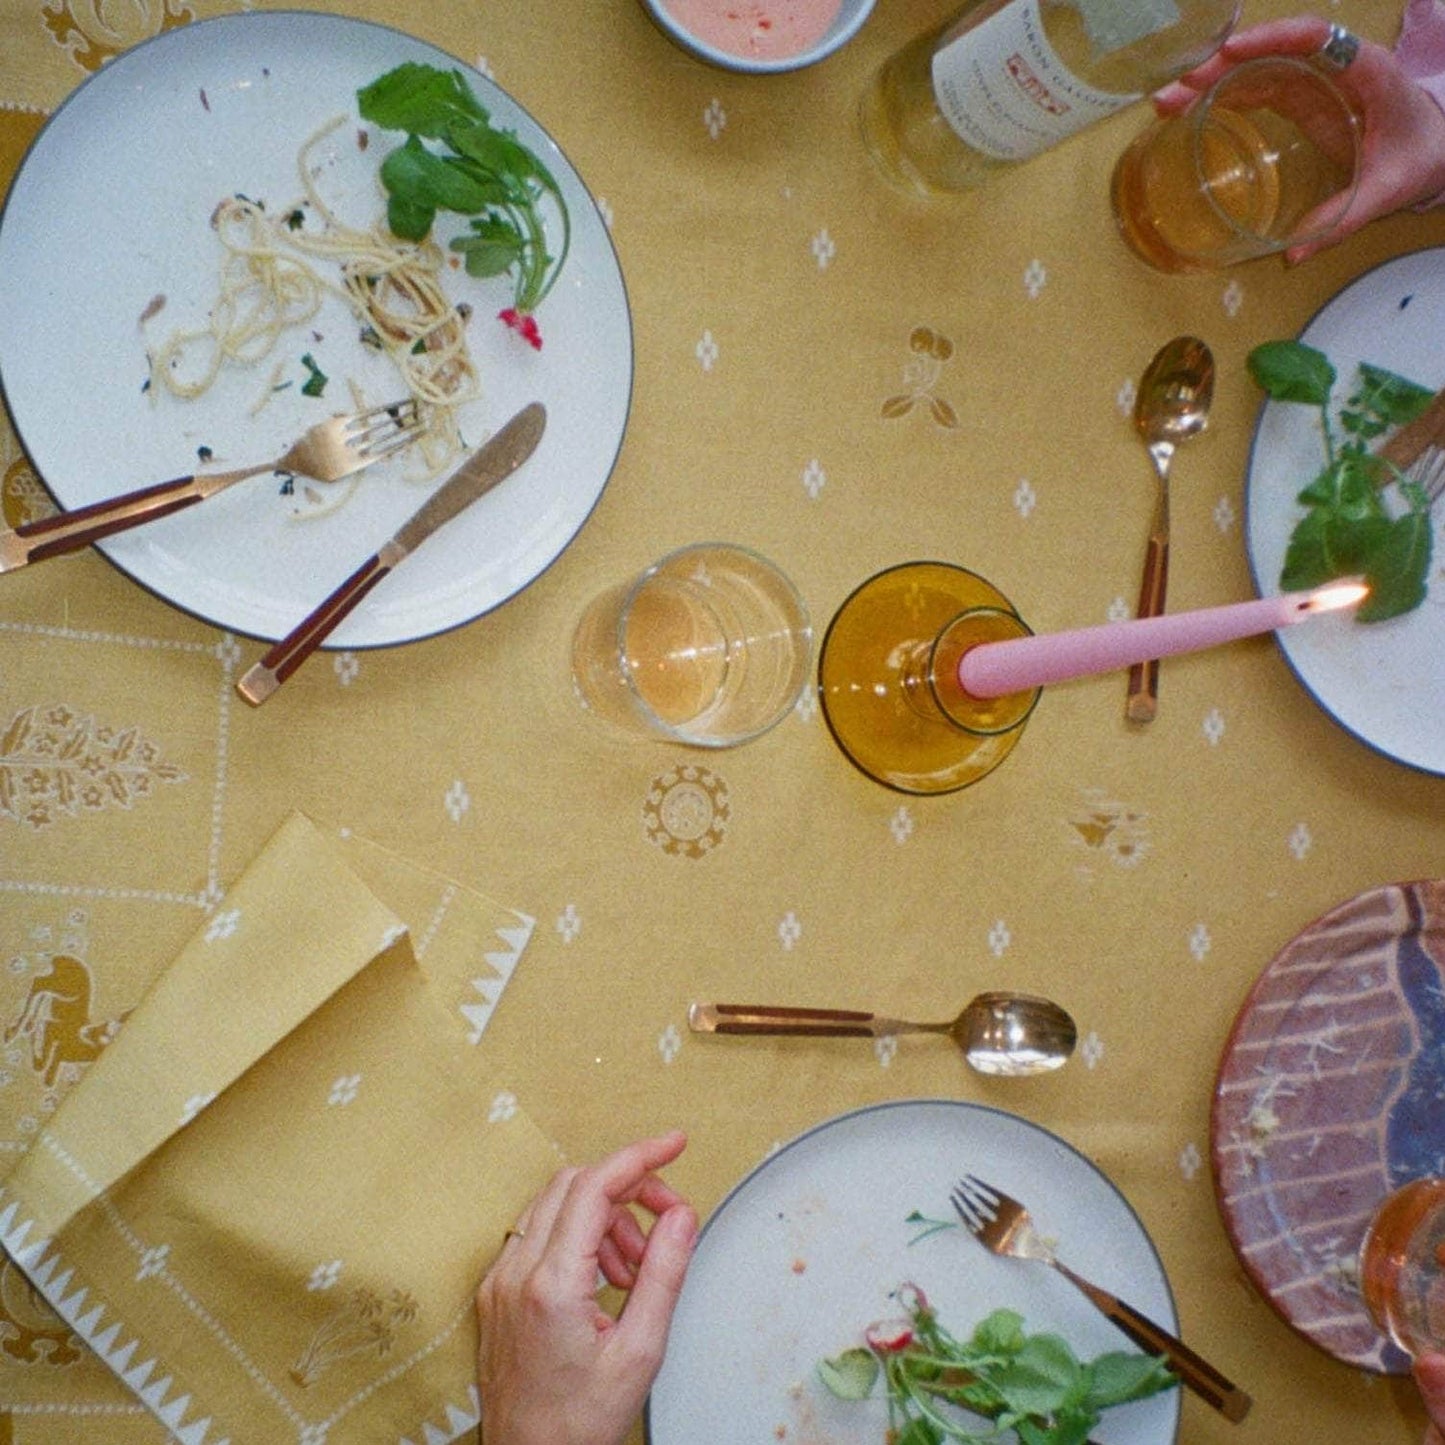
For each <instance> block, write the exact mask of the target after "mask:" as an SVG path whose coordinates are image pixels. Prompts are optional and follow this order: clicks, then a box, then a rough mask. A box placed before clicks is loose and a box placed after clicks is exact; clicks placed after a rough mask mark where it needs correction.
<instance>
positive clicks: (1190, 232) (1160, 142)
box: [1111, 56, 1361, 272]
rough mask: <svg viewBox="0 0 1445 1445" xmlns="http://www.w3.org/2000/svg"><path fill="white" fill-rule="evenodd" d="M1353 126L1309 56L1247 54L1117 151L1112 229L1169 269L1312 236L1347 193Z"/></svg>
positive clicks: (1339, 209)
mask: <svg viewBox="0 0 1445 1445" xmlns="http://www.w3.org/2000/svg"><path fill="white" fill-rule="evenodd" d="M1360 133H1361V124H1360V119H1359V117H1358V116H1357V115H1356V113H1355V111H1354V110H1353V108H1352V107H1351V105H1350V103H1349V101H1347V100H1346V99H1345V97H1344V96H1343V95H1342V94H1341V92H1340V90H1339V88H1338V87H1337V86H1336V85H1334V84H1333V82H1332V81H1331V80H1330V79H1329V77H1328V76H1326V75H1325V74H1324V72H1323V71H1321V70H1319V69H1317V68H1316V67H1315V66H1314V65H1311V64H1310V63H1309V62H1308V61H1305V60H1298V59H1294V58H1291V57H1287V56H1280V57H1273V58H1267V59H1263V60H1250V61H1245V62H1244V63H1243V64H1241V65H1238V66H1236V67H1235V68H1234V69H1233V70H1230V71H1227V72H1226V73H1225V74H1224V75H1223V76H1222V77H1221V78H1220V79H1219V80H1218V81H1216V82H1215V84H1214V85H1213V87H1212V88H1211V89H1210V90H1209V91H1207V92H1206V93H1205V94H1204V95H1203V96H1201V97H1200V99H1199V100H1197V101H1196V102H1195V103H1194V105H1193V106H1191V107H1190V109H1189V110H1188V111H1186V112H1185V113H1184V114H1183V115H1178V116H1168V117H1165V118H1164V119H1161V120H1157V121H1155V122H1154V123H1153V124H1152V125H1150V126H1149V127H1147V128H1146V129H1145V130H1144V131H1143V132H1142V133H1141V134H1140V135H1139V136H1138V137H1137V138H1136V139H1135V140H1134V142H1133V143H1132V144H1131V145H1130V146H1129V147H1128V148H1127V149H1126V150H1125V151H1124V153H1123V155H1121V156H1120V157H1119V160H1118V163H1117V164H1116V165H1115V167H1114V176H1113V182H1112V188H1111V192H1112V201H1113V207H1114V219H1115V221H1116V223H1117V224H1118V227H1119V234H1120V235H1121V236H1122V237H1123V238H1124V241H1125V243H1126V244H1127V245H1128V246H1129V247H1130V249H1131V250H1133V251H1134V253H1135V254H1136V255H1137V256H1139V257H1140V259H1142V260H1143V261H1145V262H1146V263H1147V264H1148V265H1150V266H1153V267H1154V268H1155V269H1156V270H1159V271H1173V272H1182V271H1211V270H1214V269H1216V268H1218V267H1222V266H1232V265H1234V264H1236V263H1237V262H1240V261H1248V260H1251V259H1253V258H1254V257H1257V256H1265V255H1268V254H1270V253H1271V252H1274V251H1283V250H1284V249H1285V248H1286V247H1289V246H1294V245H1300V244H1303V243H1305V242H1309V241H1316V240H1319V239H1321V238H1323V237H1325V236H1327V235H1329V234H1330V232H1331V231H1333V230H1334V229H1335V227H1336V226H1337V225H1338V224H1339V222H1340V221H1341V219H1342V218H1343V217H1344V214H1345V212H1346V211H1347V210H1348V209H1349V206H1350V202H1351V201H1352V200H1353V199H1354V196H1355V189H1356V187H1357V185H1358V184H1359V169H1360Z"/></svg>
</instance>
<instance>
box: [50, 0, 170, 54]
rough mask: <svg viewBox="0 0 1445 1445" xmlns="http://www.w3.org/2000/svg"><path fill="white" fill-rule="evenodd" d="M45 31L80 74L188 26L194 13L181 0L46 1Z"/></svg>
mask: <svg viewBox="0 0 1445 1445" xmlns="http://www.w3.org/2000/svg"><path fill="white" fill-rule="evenodd" d="M41 16H42V17H43V19H44V22H45V28H46V30H48V31H49V32H50V34H51V36H52V37H53V38H54V40H55V43H56V44H57V45H59V46H61V47H62V48H63V49H65V50H68V51H69V52H70V55H71V58H72V59H73V60H74V61H75V63H76V64H77V65H78V66H79V67H80V68H81V69H82V70H90V71H95V70H99V69H100V67H101V66H102V65H104V64H105V62H106V61H107V60H110V59H112V58H113V57H114V56H117V55H119V54H120V52H121V51H122V50H128V49H129V48H130V47H131V46H132V45H135V44H137V43H138V42H139V41H142V40H149V39H151V37H152V36H155V35H160V34H163V33H164V32H165V31H167V30H175V29H176V28H177V27H178V26H181V25H188V24H190V22H191V21H192V20H194V19H195V18H196V13H195V11H194V10H192V9H191V7H190V6H189V5H184V4H182V3H181V0H131V3H130V4H128V5H123V6H122V5H112V4H106V3H105V0H49V3H47V4H45V5H43V6H42V7H41Z"/></svg>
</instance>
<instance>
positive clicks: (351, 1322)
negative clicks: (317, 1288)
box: [290, 1289, 417, 1389]
mask: <svg viewBox="0 0 1445 1445" xmlns="http://www.w3.org/2000/svg"><path fill="white" fill-rule="evenodd" d="M416 1312H417V1302H416V1300H414V1299H413V1298H412V1297H411V1295H409V1294H407V1293H406V1291H405V1290H399V1289H394V1290H392V1291H391V1293H390V1294H388V1295H387V1296H386V1297H385V1298H382V1296H380V1295H378V1294H376V1293H375V1292H374V1291H372V1290H369V1289H358V1290H353V1291H352V1293H351V1294H350V1295H349V1296H348V1297H347V1300H346V1303H345V1304H343V1305H342V1306H341V1307H340V1308H339V1309H337V1310H335V1311H333V1312H332V1313H331V1314H330V1315H328V1316H327V1317H326V1319H325V1320H324V1321H323V1322H322V1324H321V1326H320V1327H319V1328H318V1329H317V1331H316V1333H315V1334H314V1335H312V1337H311V1342H310V1344H308V1345H307V1346H306V1348H305V1349H304V1350H303V1351H302V1352H301V1356H300V1358H299V1359H298V1360H297V1361H296V1363H295V1364H294V1365H292V1367H291V1370H290V1374H291V1378H292V1379H293V1380H294V1381H295V1382H296V1383H297V1384H298V1385H300V1386H302V1388H303V1389H304V1388H306V1387H308V1386H311V1385H314V1384H315V1383H316V1382H317V1380H319V1379H320V1378H321V1376H322V1375H324V1374H325V1373H326V1372H327V1371H328V1370H330V1369H331V1368H333V1367H334V1366H335V1365H337V1364H339V1363H340V1362H341V1361H342V1360H345V1359H349V1358H351V1357H352V1356H354V1355H369V1354H374V1355H375V1356H376V1357H377V1358H378V1359H384V1358H385V1357H386V1356H387V1355H389V1354H390V1353H391V1351H392V1348H393V1346H395V1344H396V1337H397V1332H398V1331H399V1330H400V1328H401V1326H403V1325H406V1324H409V1323H410V1322H411V1321H412V1320H414V1319H415V1318H416Z"/></svg>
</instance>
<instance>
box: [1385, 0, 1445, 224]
mask: <svg viewBox="0 0 1445 1445" xmlns="http://www.w3.org/2000/svg"><path fill="white" fill-rule="evenodd" d="M1395 59H1396V60H1398V61H1399V62H1400V69H1401V70H1403V71H1404V72H1405V74H1406V75H1408V76H1409V77H1410V79H1411V80H1413V81H1414V82H1415V84H1416V85H1418V86H1419V87H1420V88H1421V90H1423V91H1424V92H1425V93H1426V94H1427V95H1428V96H1429V97H1430V98H1431V99H1432V100H1433V101H1434V102H1435V104H1436V105H1438V106H1439V107H1440V108H1441V110H1445V0H1408V3H1407V4H1406V6H1405V18H1404V20H1403V21H1402V22H1401V25H1400V38H1399V39H1398V40H1397V41H1396V42H1395ZM1439 205H1445V191H1442V192H1441V193H1440V195H1438V196H1432V197H1431V198H1430V199H1429V200H1428V201H1422V202H1421V203H1420V204H1419V205H1417V206H1415V207H1414V209H1415V210H1417V211H1428V210H1431V209H1433V208H1434V207H1435V206H1439Z"/></svg>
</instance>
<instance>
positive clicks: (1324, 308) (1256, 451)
mask: <svg viewBox="0 0 1445 1445" xmlns="http://www.w3.org/2000/svg"><path fill="white" fill-rule="evenodd" d="M1432 260H1433V261H1434V262H1435V263H1436V264H1435V266H1434V270H1435V271H1436V272H1437V273H1438V274H1439V276H1440V278H1441V283H1442V284H1441V286H1440V291H1441V293H1442V300H1445V247H1441V246H1422V247H1419V248H1418V249H1416V250H1413V251H1408V252H1404V253H1402V254H1400V255H1397V256H1391V257H1388V258H1386V259H1385V260H1383V261H1380V262H1378V263H1376V264H1375V265H1374V266H1371V267H1370V268H1369V269H1368V270H1366V271H1363V272H1361V273H1360V274H1359V275H1358V276H1355V277H1353V278H1351V280H1350V281H1348V282H1347V283H1346V284H1345V285H1344V286H1342V287H1340V288H1339V289H1338V290H1337V291H1336V292H1335V293H1334V294H1333V295H1331V296H1330V297H1329V298H1328V299H1326V300H1325V301H1324V302H1322V303H1321V304H1320V306H1319V307H1317V308H1316V310H1315V311H1314V313H1313V314H1312V315H1311V316H1310V318H1309V319H1308V320H1307V321H1306V322H1305V323H1304V325H1303V326H1302V327H1301V328H1300V329H1299V331H1298V333H1297V338H1298V339H1299V340H1300V341H1303V342H1305V343H1306V344H1308V345H1317V344H1318V341H1317V340H1316V339H1312V338H1317V337H1318V332H1319V331H1320V330H1321V329H1323V328H1326V327H1327V326H1328V324H1329V322H1330V320H1331V318H1332V316H1333V315H1334V314H1335V312H1336V311H1337V309H1339V308H1341V307H1343V306H1345V305H1346V304H1348V303H1349V302H1350V301H1352V300H1354V299H1355V298H1356V297H1358V295H1359V294H1360V293H1361V291H1362V290H1364V291H1368V290H1370V289H1372V288H1379V289H1380V290H1381V291H1382V292H1383V290H1384V287H1385V286H1386V284H1387V283H1388V279H1389V276H1388V273H1390V272H1392V271H1396V270H1399V269H1401V268H1408V267H1427V266H1429V265H1430V262H1431V261H1432ZM1321 349H1325V350H1328V348H1324V347H1322V348H1321ZM1335 359H1336V358H1335V357H1334V356H1333V355H1332V356H1331V360H1332V361H1334V360H1335ZM1363 359H1365V360H1368V361H1371V362H1374V363H1376V364H1378V365H1381V366H1386V367H1389V366H1391V361H1390V360H1389V359H1388V358H1384V357H1380V356H1375V355H1367V356H1365V357H1364V358H1363ZM1397 365H1398V363H1397ZM1412 379H1413V380H1419V381H1421V382H1422V384H1425V385H1430V384H1433V383H1432V381H1431V379H1429V378H1424V377H1412ZM1349 380H1350V377H1349V376H1348V375H1347V374H1346V373H1344V372H1343V371H1341V374H1340V383H1341V385H1340V387H1339V388H1338V389H1337V399H1338V396H1339V394H1340V392H1341V391H1343V386H1344V384H1347V383H1348V381H1349ZM1438 380H1439V383H1440V384H1442V385H1445V367H1442V371H1441V374H1440V376H1439V378H1438ZM1284 408H1288V409H1290V410H1292V411H1297V412H1299V413H1301V414H1304V413H1305V412H1306V411H1307V410H1308V408H1305V407H1302V406H1299V405H1298V404H1297V403H1292V402H1277V401H1274V400H1272V399H1271V398H1268V397H1266V398H1264V399H1263V400H1262V401H1261V403H1260V406H1259V409H1258V411H1257V412H1256V415H1255V423H1254V427H1253V430H1252V433H1251V437H1250V445H1249V453H1248V458H1247V461H1246V465H1245V486H1244V510H1245V552H1246V557H1247V561H1248V566H1249V573H1250V578H1251V580H1252V582H1253V584H1254V589H1255V592H1256V594H1257V595H1258V596H1261V597H1267V596H1274V595H1277V594H1278V593H1279V590H1280V589H1279V566H1278V565H1269V566H1267V565H1266V562H1265V560H1264V558H1263V556H1262V555H1261V554H1262V553H1264V552H1266V551H1269V552H1271V554H1272V555H1277V556H1278V558H1279V559H1280V560H1281V561H1282V558H1283V543H1284V542H1287V540H1288V535H1289V532H1290V531H1291V530H1292V529H1293V525H1294V522H1295V521H1296V520H1297V519H1298V518H1299V517H1300V516H1301V515H1302V510H1301V509H1300V508H1299V507H1298V504H1297V503H1296V502H1295V500H1294V498H1295V494H1296V493H1297V492H1298V491H1299V490H1300V489H1301V488H1302V487H1303V486H1304V485H1305V484H1306V483H1307V482H1308V480H1309V478H1308V477H1304V478H1302V479H1301V480H1300V481H1299V483H1298V485H1296V486H1294V487H1293V488H1292V489H1291V490H1290V493H1289V497H1288V498H1287V499H1285V500H1280V499H1275V500H1276V506H1277V510H1278V511H1279V512H1280V513H1283V512H1284V511H1285V510H1286V509H1288V519H1289V521H1288V526H1287V527H1285V529H1284V534H1283V538H1282V539H1281V538H1280V537H1279V536H1278V535H1273V534H1271V535H1266V533H1267V531H1268V529H1267V527H1266V524H1265V521H1264V514H1265V511H1266V507H1265V503H1264V502H1263V501H1262V500H1261V498H1262V494H1263V493H1264V492H1265V491H1266V490H1267V488H1268V485H1269V484H1268V483H1267V481H1266V479H1265V478H1264V476H1263V475H1262V473H1263V472H1264V471H1265V469H1266V467H1267V461H1266V459H1265V458H1264V457H1263V456H1262V450H1263V447H1264V444H1265V441H1264V432H1265V430H1266V427H1267V425H1269V424H1270V423H1271V421H1272V420H1274V419H1275V418H1277V417H1278V416H1279V415H1280V413H1281V410H1282V409H1284ZM1274 516H1275V513H1274V512H1271V513H1270V517H1271V519H1273V518H1274ZM1441 537H1442V533H1441V531H1440V530H1439V527H1438V524H1437V532H1436V550H1435V556H1434V557H1433V558H1432V568H1433V571H1434V574H1435V577H1434V581H1433V584H1432V593H1433V598H1434V599H1438V598H1439V597H1440V595H1441V593H1442V592H1445V578H1442V577H1441V576H1440V575H1439V573H1440V567H1441V562H1442V558H1441V556H1440V551H1441V547H1440V541H1441ZM1435 605H1438V603H1437V601H1435V600H1432V598H1427V600H1426V602H1425V603H1424V604H1423V606H1422V608H1421V609H1417V612H1416V613H1414V614H1409V615H1407V616H1406V617H1403V618H1398V619H1393V620H1392V621H1391V622H1385V623H1371V624H1368V627H1370V628H1373V627H1381V628H1388V627H1391V626H1395V625H1404V624H1409V623H1410V621H1411V618H1412V617H1418V616H1420V615H1422V614H1423V615H1426V616H1428V615H1429V614H1428V613H1427V612H1426V609H1429V608H1431V607H1432V606H1435ZM1417 625H1422V624H1417ZM1349 627H1354V628H1356V629H1360V630H1364V631H1365V635H1366V636H1368V630H1367V625H1366V624H1363V623H1353V622H1349V621H1348V620H1347V619H1345V618H1339V619H1325V618H1322V619H1318V620H1316V621H1314V622H1311V623H1309V624H1307V625H1306V626H1305V627H1301V628H1285V629H1282V630H1280V631H1278V632H1276V634H1275V643H1276V646H1277V647H1278V648H1279V651H1280V655H1281V656H1282V657H1283V658H1284V660H1285V663H1286V665H1287V666H1288V667H1289V669H1290V671H1291V673H1293V675H1294V677H1295V679H1296V681H1297V682H1298V683H1299V685H1300V687H1301V688H1302V689H1303V690H1304V692H1305V694H1306V695H1307V696H1308V697H1309V698H1310V699H1311V700H1312V701H1313V702H1314V703H1315V704H1316V706H1317V707H1319V709H1320V710H1321V711H1322V712H1323V713H1324V714H1325V715H1326V716H1327V717H1329V718H1330V719H1331V720H1332V721H1333V722H1334V723H1335V724H1336V725H1338V726H1339V727H1340V728H1341V729H1342V730H1343V731H1344V732H1346V733H1347V734H1349V736H1351V737H1353V738H1355V739H1356V740H1357V741H1358V742H1360V743H1363V744H1364V745H1365V746H1366V747H1367V748H1369V749H1370V751H1371V752H1373V753H1375V754H1377V755H1378V756H1380V757H1384V758H1387V759H1389V760H1390V761H1392V762H1397V763H1401V764H1403V765H1404V766H1406V767H1408V768H1411V769H1413V770H1415V771H1417V772H1421V773H1425V774H1428V775H1431V776H1445V744H1441V745H1437V748H1436V749H1435V751H1433V752H1432V751H1426V752H1423V753H1422V752H1419V751H1411V750H1408V749H1407V746H1406V744H1405V743H1402V742H1400V741H1397V740H1395V739H1390V738H1384V737H1381V736H1379V735H1378V734H1376V733H1375V732H1374V730H1373V729H1372V728H1371V727H1370V726H1368V725H1366V724H1363V723H1361V722H1359V721H1356V720H1352V719H1351V718H1350V717H1347V716H1345V715H1344V712H1345V709H1346V703H1347V702H1348V699H1344V700H1342V699H1341V697H1340V695H1339V693H1338V691H1337V690H1335V689H1333V688H1332V687H1331V686H1330V685H1329V683H1328V681H1327V680H1324V679H1322V678H1321V676H1320V664H1319V661H1318V659H1319V657H1320V656H1321V655H1322V654H1321V653H1320V652H1318V651H1317V649H1318V648H1319V647H1320V646H1321V645H1322V644H1321V642H1320V639H1321V636H1322V632H1321V629H1328V634H1327V635H1328V636H1329V637H1333V638H1338V637H1339V636H1341V635H1342V634H1344V633H1345V631H1346V629H1347V628H1349Z"/></svg>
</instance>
